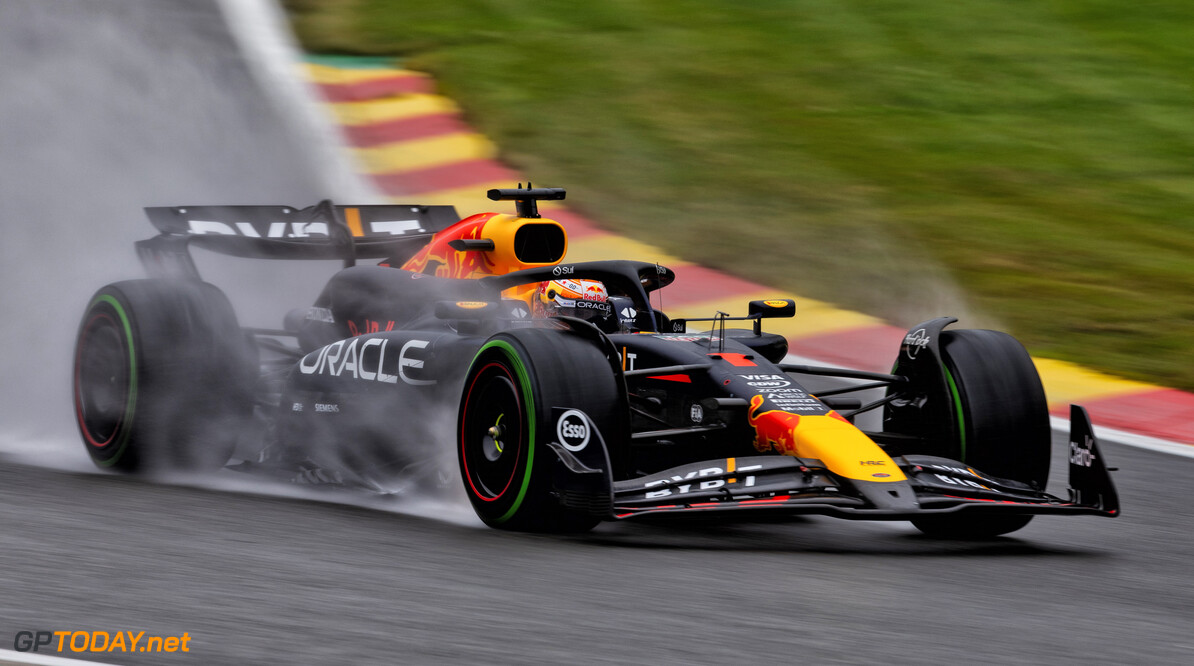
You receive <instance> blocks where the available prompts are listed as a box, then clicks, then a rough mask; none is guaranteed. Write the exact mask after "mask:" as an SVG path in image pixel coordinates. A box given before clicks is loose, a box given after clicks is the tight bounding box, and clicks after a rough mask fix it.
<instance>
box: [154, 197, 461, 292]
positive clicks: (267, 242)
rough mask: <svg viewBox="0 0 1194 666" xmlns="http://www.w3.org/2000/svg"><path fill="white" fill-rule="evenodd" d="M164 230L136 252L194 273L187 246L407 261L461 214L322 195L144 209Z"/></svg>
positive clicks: (166, 271)
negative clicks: (307, 199)
mask: <svg viewBox="0 0 1194 666" xmlns="http://www.w3.org/2000/svg"><path fill="white" fill-rule="evenodd" d="M145 212H146V214H147V215H148V216H149V221H150V222H152V223H153V226H154V227H156V228H157V229H158V231H159V232H161V233H160V234H159V235H157V236H155V237H153V238H150V239H148V240H143V241H138V242H137V244H136V247H137V255H138V257H139V258H140V259H141V263H142V264H144V266H145V269H146V271H148V272H149V274H150V275H152V276H155V277H198V270H197V269H196V268H195V264H194V261H192V259H191V256H190V248H191V247H192V246H193V247H201V248H204V249H207V250H210V251H212V252H219V253H220V254H227V255H232V256H235V257H248V258H259V259H340V260H343V261H344V264H345V266H351V265H353V264H354V263H356V260H357V259H382V258H392V259H393V260H395V261H399V262H401V261H405V260H406V259H407V258H409V257H411V256H412V255H414V254H415V253H416V252H418V251H419V249H420V248H422V247H423V246H424V245H426V244H427V242H428V241H429V240H430V239H431V237H432V236H433V235H434V234H435V233H436V232H438V231H442V230H443V229H446V228H447V227H449V226H451V225H453V224H455V223H456V222H458V221H459V220H460V216H459V215H457V213H456V209H455V208H454V207H453V206H418V205H398V204H395V205H371V206H337V205H334V204H333V203H332V202H331V201H328V200H325V201H322V202H320V203H318V204H316V205H314V206H310V207H308V208H302V209H298V208H293V207H291V206H169V207H153V208H146V209H145Z"/></svg>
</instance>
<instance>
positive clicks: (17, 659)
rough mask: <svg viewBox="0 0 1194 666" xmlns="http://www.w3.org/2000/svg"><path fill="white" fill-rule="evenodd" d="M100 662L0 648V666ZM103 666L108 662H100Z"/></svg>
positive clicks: (92, 665) (73, 665)
mask: <svg viewBox="0 0 1194 666" xmlns="http://www.w3.org/2000/svg"><path fill="white" fill-rule="evenodd" d="M100 663H101V662H97V661H83V660H81V659H67V658H66V657H51V656H49V655H45V654H37V653H34V652H14V651H12V650H0V666H9V665H10V664H11V665H12V666H27V665H28V664H32V665H33V666H82V665H83V664H88V665H90V666H95V665H96V664H100ZM102 663H103V664H104V666H109V664H110V662H102Z"/></svg>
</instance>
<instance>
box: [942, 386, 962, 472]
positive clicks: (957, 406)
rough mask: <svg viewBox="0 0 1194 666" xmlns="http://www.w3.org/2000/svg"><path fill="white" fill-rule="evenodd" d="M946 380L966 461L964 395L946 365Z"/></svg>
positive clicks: (959, 442)
mask: <svg viewBox="0 0 1194 666" xmlns="http://www.w3.org/2000/svg"><path fill="white" fill-rule="evenodd" d="M941 369H942V370H944V371H945V381H946V382H948V383H949V392H950V394H951V395H952V396H953V398H954V411H955V412H957V414H958V444H959V445H960V447H961V453H962V462H966V415H965V414H964V413H963V412H962V397H961V396H960V395H958V385H957V384H956V383H954V376H953V374H951V373H950V371H949V368H947V367H945V366H944V365H943V366H941Z"/></svg>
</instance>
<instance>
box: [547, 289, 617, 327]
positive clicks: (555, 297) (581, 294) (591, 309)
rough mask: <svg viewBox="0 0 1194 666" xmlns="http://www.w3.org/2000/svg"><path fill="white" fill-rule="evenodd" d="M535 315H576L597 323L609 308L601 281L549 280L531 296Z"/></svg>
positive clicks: (602, 318) (608, 314) (607, 296)
mask: <svg viewBox="0 0 1194 666" xmlns="http://www.w3.org/2000/svg"><path fill="white" fill-rule="evenodd" d="M532 305H533V307H534V314H535V316H537V317H577V318H579V319H584V320H586V321H591V322H594V323H598V322H601V321H604V320H606V319H608V318H609V317H610V315H611V313H612V312H613V309H612V308H611V307H610V304H609V293H608V292H607V291H606V290H605V285H604V284H602V283H600V282H598V281H597V280H552V281H550V282H544V283H542V284H540V285H539V289H538V290H537V291H536V292H535V297H534V298H533V299H532Z"/></svg>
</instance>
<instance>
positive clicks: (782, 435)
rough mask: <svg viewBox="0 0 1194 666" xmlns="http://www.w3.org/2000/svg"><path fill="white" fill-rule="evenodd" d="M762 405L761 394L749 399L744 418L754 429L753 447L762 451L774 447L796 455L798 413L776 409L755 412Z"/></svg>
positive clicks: (781, 451)
mask: <svg viewBox="0 0 1194 666" xmlns="http://www.w3.org/2000/svg"><path fill="white" fill-rule="evenodd" d="M762 406H763V396H761V395H756V396H755V397H753V398H751V399H750V410H749V411H748V412H747V413H746V420H747V421H748V422H749V423H750V425H751V427H753V428H754V429H755V448H756V449H757V450H759V451H760V452H762V453H766V452H767V451H771V450H772V449H774V450H775V451H776V452H778V453H782V454H784V455H787V456H794V455H796V433H795V431H796V426H797V425H799V424H800V415H799V414H790V413H788V412H784V411H780V410H778V409H770V410H767V411H765V412H760V413H757V414H756V413H755V412H756V411H757V410H758V409H759V408H760V407H762Z"/></svg>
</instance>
